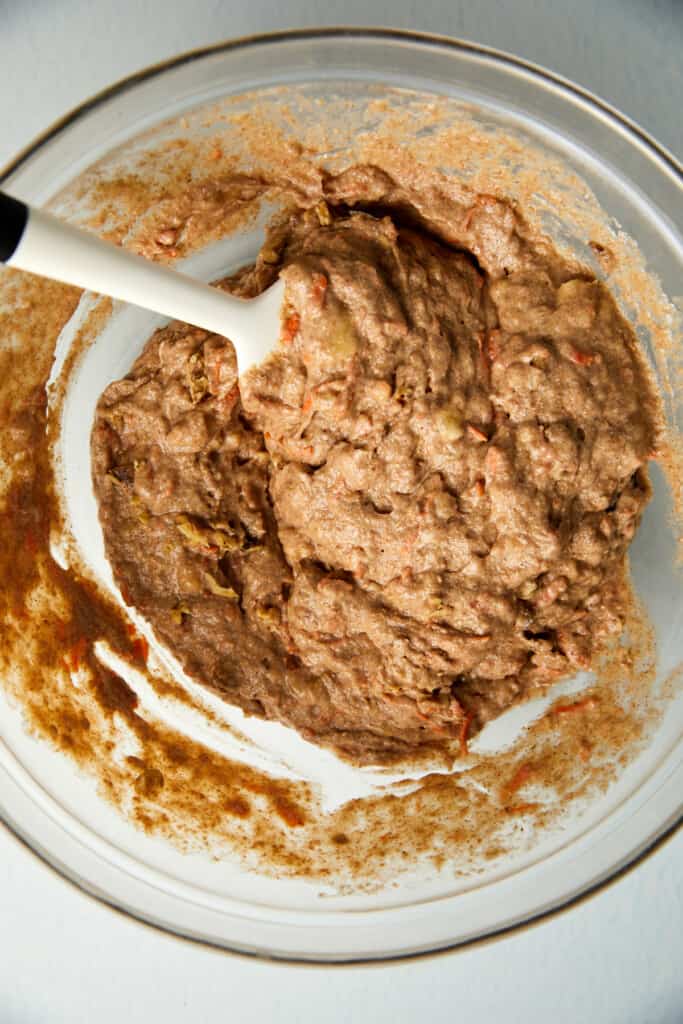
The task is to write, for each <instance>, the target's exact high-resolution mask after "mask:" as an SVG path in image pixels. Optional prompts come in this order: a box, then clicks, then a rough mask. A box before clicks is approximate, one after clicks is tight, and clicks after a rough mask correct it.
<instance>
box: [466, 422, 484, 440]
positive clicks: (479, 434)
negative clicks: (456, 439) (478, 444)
mask: <svg viewBox="0 0 683 1024" xmlns="http://www.w3.org/2000/svg"><path fill="white" fill-rule="evenodd" d="M467 433H468V434H469V435H470V437H472V438H474V440H475V441H488V434H485V433H484V431H483V430H480V429H479V427H475V425H474V423H468V424H467Z"/></svg>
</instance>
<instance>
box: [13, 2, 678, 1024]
mask: <svg viewBox="0 0 683 1024" xmlns="http://www.w3.org/2000/svg"><path fill="white" fill-rule="evenodd" d="M593 5H595V8H596V10H592V7H593ZM274 8H276V9H274ZM315 24H366V25H369V24H376V25H378V24H383V25H391V26H393V27H399V28H413V29H421V30H423V31H431V32H442V33H446V34H450V35H457V36H461V37H464V38H469V39H473V40H476V41H479V42H482V43H486V44H488V45H491V46H498V47H500V48H503V49H507V50H509V51H512V52H516V53H517V54H519V55H520V56H524V57H527V58H529V59H531V60H534V61H537V62H538V63H541V64H544V65H546V66H547V67H551V68H553V69H554V70H556V71H559V72H561V73H562V74H565V75H567V76H568V77H571V78H573V79H574V80H575V81H578V82H579V83H581V84H582V85H584V86H586V87H588V88H589V89H592V90H593V91H595V92H598V93H599V94H601V95H602V96H603V97H604V98H605V99H607V100H609V101H611V102H612V103H614V104H615V105H616V106H618V107H620V108H621V109H622V110H623V111H624V112H625V113H627V114H629V115H630V116H631V117H633V118H635V119H636V120H637V121H639V122H640V123H641V124H642V125H643V126H644V127H645V128H647V129H648V130H649V131H650V132H651V133H652V134H653V135H655V137H657V138H658V139H659V141H660V142H662V143H663V144H665V145H667V146H668V147H669V148H670V149H671V150H672V151H673V152H674V153H675V154H676V155H677V156H678V157H679V159H680V158H683V117H682V116H681V101H682V100H683V58H682V54H683V2H680V0H546V2H544V0H517V2H513V0H508V2H507V3H504V2H501V0H469V2H468V0H439V2H437V0H402V2H399V0H396V2H394V3H392V2H390V0H386V2H382V0H345V2H344V3H343V4H342V3H336V2H334V0H332V2H330V3H328V4H323V3H322V2H321V0H299V2H296V3H289V4H286V3H281V4H279V5H275V4H274V3H273V0H232V2H230V0H222V2H221V0H191V2H183V0H118V2H116V3H103V2H100V3H98V2H97V0H91V2H90V3H84V2H77V0H61V2H56V0H52V2H50V0H0V68H1V69H2V82H3V84H2V87H1V88H0V129H1V130H0V165H2V164H4V163H5V162H7V161H8V160H9V159H10V158H11V157H12V155H13V154H14V153H15V152H16V151H17V150H18V149H20V148H21V147H22V146H24V145H25V144H26V143H28V142H29V141H30V140H31V139H32V137H33V136H34V135H35V134H37V133H38V132H40V131H42V130H43V129H44V128H45V127H46V126H47V125H48V124H49V123H50V122H51V121H52V120H54V119H55V118H56V117H59V116H61V115H62V114H63V113H65V112H66V111H67V110H68V109H69V108H70V107H72V106H74V105H75V104H77V103H79V102H80V101H81V100H82V99H84V98H85V97H86V96H88V95H90V94H91V93H93V92H95V91H96V90H98V89H101V88H103V87H104V86H106V85H109V84H110V83H111V82H112V81H113V80H114V79H116V78H119V77H121V76H123V75H126V74H129V73H130V72H132V71H135V70H137V69H139V68H140V67H142V66H144V65H146V64H149V63H151V62H154V61H157V60H161V59H163V58H165V57H168V56H170V55H172V54H173V53H175V52H177V51H180V50H184V49H189V48H192V47H195V46H203V45H206V44H209V43H212V42H216V41H219V40H220V39H222V38H226V37H229V36H236V35H243V34H248V33H252V32H260V31H267V30H271V29H276V28H288V27H299V26H304V25H315ZM0 542H1V541H0ZM162 1020H163V1021H164V1024H175V1022H181V1021H182V1022H184V1021H192V1022H193V1024H202V1022H204V1021H211V1022H214V1021H215V1022H221V1021H223V1020H230V1021H234V1022H239V1024H242V1022H252V1021H258V1022H260V1021H264V1022H271V1021H272V1022H275V1021H277V1022H285V1024H290V1022H294V1021H306V1022H308V1021H320V1020H323V1021H325V1022H327V1021H330V1022H333V1024H334V1022H341V1021H354V1022H355V1024H357V1022H365V1021H372V1022H378V1024H383V1022H385V1021H390V1022H392V1024H394V1022H403V1021H419V1022H420V1024H422V1022H425V1024H426V1022H427V1021H429V1022H430V1024H431V1022H434V1024H440V1022H442V1021H443V1022H446V1021H448V1022H449V1024H450V1022H456V1021H463V1022H467V1024H471V1022H476V1024H488V1022H489V1021H490V1022H498V1021H501V1022H505V1024H516V1022H517V1021H520V1022H522V1021H523V1022H524V1024H536V1022H538V1024H540V1022H543V1024H546V1022H548V1021H550V1022H553V1024H565V1022H566V1024H569V1022H572V1024H573V1022H591V1024H612V1022H614V1024H681V1022H683V834H682V833H680V832H679V834H678V835H677V836H676V837H675V838H673V839H672V840H670V841H669V842H668V844H667V845H666V846H665V847H664V848H662V849H660V850H659V851H658V852H656V853H655V854H654V855H653V856H651V857H650V858H649V859H648V860H647V861H646V862H645V863H643V864H642V865H640V866H639V867H638V868H637V869H636V870H635V871H633V872H631V873H630V874H629V875H627V876H626V877H625V878H623V879H621V880H619V881H617V882H616V883H614V884H612V885H611V886H610V887H609V888H608V889H607V890H606V891H604V892H602V893H601V894H599V895H597V896H595V897H593V898H592V899H590V900H588V901H587V902H586V903H584V904H582V905H580V906H578V907H575V908H573V909H572V910H571V911H569V912H565V913H563V914H561V915H560V916H559V917H557V918H555V919H553V920H551V921H549V922H546V923H543V924H541V925H538V926H536V927H534V928H531V929H527V930H526V931H523V932H521V933H519V934H516V935H513V936H511V937H509V938H506V939H502V940H499V941H497V942H494V943H490V944H487V945H483V946H481V947H477V948H475V949H471V950H464V951H460V952H458V953H455V954H449V955H445V956H440V957H436V958H433V959H431V960H422V961H416V962H409V963H402V964H394V965H390V966H379V967H369V968H364V967H360V968H359V967H352V968H303V967H292V966H282V965H277V964H267V963H262V962H259V961H255V960H248V959H244V958H237V957H232V956H228V955H225V954H221V953H217V952H213V951H211V950H207V949H203V948H201V947H198V946H193V945H190V944H188V943H183V942H181V941H179V940H177V939H173V938H171V937H169V936H165V935H162V934H159V933H156V932H154V931H152V930H151V929H148V928H145V927H143V926H140V925H138V924H136V923H135V922H133V921H130V920H128V919H126V918H124V917H122V916H121V915H118V914H115V913H114V912H112V911H111V910H109V909H107V908H106V907H104V906H101V905H100V904H97V903H95V902H94V901H93V900H91V899H89V898H88V897H85V896H83V895H82V894H81V893H79V892H77V891H76V890H75V889H73V888H71V887H70V886H69V885H68V884H67V883H66V882H64V881H62V880H61V879H59V878H58V877H57V876H55V875H54V874H52V873H51V872H50V871H49V870H48V869H47V868H46V867H44V866H43V865H42V864H41V863H39V862H38V861H37V860H35V859H34V858H33V857H32V855H30V854H29V853H28V852H27V851H26V850H25V849H23V848H22V847H20V846H19V844H18V843H17V842H16V840H14V839H12V838H11V837H10V836H9V835H8V834H7V833H5V832H4V831H3V830H2V829H1V828H0V1024H42V1022H47V1021H49V1022H60V1024H61V1022H63V1021H64V1022H67V1021H68V1022H70V1024H71V1022H74V1024H75V1022H81V1021H83V1022H86V1021H87V1022H94V1021H97V1022H101V1024H109V1022H117V1024H118V1022H123V1024H137V1022H138V1021H139V1022H143V1021H144V1022H145V1024H156V1021H162Z"/></svg>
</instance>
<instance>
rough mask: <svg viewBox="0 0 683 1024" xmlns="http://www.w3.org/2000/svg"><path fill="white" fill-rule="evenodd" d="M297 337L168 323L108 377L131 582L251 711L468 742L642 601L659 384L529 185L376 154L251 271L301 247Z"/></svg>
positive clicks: (176, 642)
mask: <svg viewBox="0 0 683 1024" xmlns="http://www.w3.org/2000/svg"><path fill="white" fill-rule="evenodd" d="M279 272H281V273H282V275H283V276H284V278H285V281H286V285H287V290H286V302H287V310H286V313H285V318H284V322H283V330H282V336H281V339H280V344H279V346H278V347H277V350H276V352H275V353H274V355H273V356H272V357H271V359H270V360H269V361H268V362H267V363H266V364H265V365H264V366H262V367H260V368H258V369H257V370H255V371H252V372H251V373H250V374H249V375H248V376H247V378H246V379H243V380H242V381H241V383H240V388H238V387H237V384H236V380H235V364H234V358H233V354H232V349H231V346H230V343H229V342H228V341H227V340H225V339H223V338H221V337H218V336H216V335H207V334H206V332H203V331H200V330H197V329H194V328H190V327H187V326H185V325H183V324H177V323H176V324H171V325H170V326H169V327H167V328H164V329H162V330H160V331H157V332H156V333H155V334H154V336H153V337H152V339H151V340H150V342H149V343H148V345H147V347H146V349H145V351H144V353H143V354H142V356H141V357H140V358H139V359H138V361H137V362H136V364H135V366H134V367H133V369H132V371H131V373H130V374H129V375H128V376H127V377H126V378H125V379H124V380H122V381H119V382H117V383H115V384H112V385H111V386H110V387H109V388H108V389H107V390H106V392H105V393H104V395H103V396H102V398H101V400H100V403H99V406H98V412H97V419H96V424H95V429H94V432H93V442H92V443H93V459H94V480H95V489H96V493H97V497H98V499H99V504H100V516H101V520H102V525H103V528H104V535H105V542H106V547H107V554H108V557H109V559H110V561H111V563H112V566H113V569H114V573H115V577H116V579H117V581H118V583H119V585H120V586H121V587H122V591H123V593H124V595H125V597H126V600H128V601H130V603H132V604H134V605H136V606H137V607H138V608H140V610H141V611H142V612H143V614H144V615H145V616H146V617H147V618H148V619H149V621H150V622H151V623H152V624H153V626H154V628H155V630H156V632H157V635H158V636H159V637H160V639H161V640H162V641H164V642H165V643H166V644H168V646H169V647H170V648H171V649H172V650H173V651H174V653H175V654H176V656H177V657H178V658H179V659H180V661H181V663H182V664H183V665H184V667H185V668H186V670H187V671H188V672H189V673H190V674H191V675H193V676H195V677H196V678H197V679H199V680H201V681H202V682H204V683H206V684H207V685H208V686H210V687H212V688H213V689H215V690H217V691H218V692H219V693H220V694H221V695H223V696H224V697H225V698H226V699H227V700H229V701H231V702H233V703H235V704H238V705H240V706H241V707H243V708H244V709H245V710H246V711H247V712H249V713H252V714H258V715H263V716H266V717H268V718H272V719H276V720H279V721H281V722H284V723H286V724H288V725H291V726H294V727H295V728H296V729H298V730H299V731H300V732H301V733H303V734H304V735H305V736H306V737H308V738H309V739H312V740H314V741H316V742H319V743H324V744H327V745H331V746H333V747H335V748H336V749H338V750H339V751H341V752H343V753H345V754H347V755H349V756H351V757H353V758H355V759H357V760H359V761H364V762H372V761H377V760H381V759H382V758H383V757H384V758H386V757H390V756H395V755H401V754H404V753H409V752H411V751H413V750H415V749H417V748H421V747H426V746H431V747H442V746H444V747H448V746H451V745H453V746H457V744H458V741H459V739H460V738H461V737H462V736H464V735H465V734H469V735H472V734H473V733H474V732H475V731H476V730H477V728H479V727H481V725H482V724H483V723H484V722H485V721H487V720H488V719H490V718H491V717H493V716H495V715H497V714H499V713H500V712H501V711H502V710H504V709H505V708H506V707H508V706H509V705H510V704H512V703H513V702H515V701H517V700H519V699H521V698H523V697H524V696H525V695H528V694H529V693H530V692H532V691H533V690H535V689H537V688H538V687H543V686H545V685H548V684H550V683H552V682H555V681H556V680H557V679H558V678H560V677H561V676H564V675H571V674H573V673H574V672H575V671H576V670H577V669H579V668H585V667H587V666H588V665H589V664H590V660H591V656H592V653H593V651H594V648H595V644H596V641H598V640H600V639H604V638H605V637H606V636H608V635H609V634H613V633H615V632H618V631H619V630H620V628H621V624H622V620H621V587H622V569H623V561H624V556H625V552H626V549H627V547H628V544H629V542H630V540H631V538H632V536H633V534H634V531H635V529H636V527H637V524H638V521H639V518H640V514H641V512H642V509H643V507H644V505H645V503H646V502H647V500H648V497H649V493H650V492H649V485H648V481H647V475H646V472H645V469H644V464H645V462H646V460H647V459H648V457H649V455H650V454H651V453H652V450H653V447H654V445H655V441H656V415H655V403H654V400H653V398H652V395H651V392H650V388H649V384H648V380H647V375H646V372H645V371H644V369H643V367H642V365H641V361H640V357H639V354H638V351H637V344H636V341H635V339H634V337H633V334H632V332H631V330H630V328H629V327H628V326H627V325H626V323H625V322H624V321H623V319H622V318H621V317H620V315H619V313H618V311H617V309H616V306H615V303H614V301H613V300H612V298H611V297H610V295H609V293H608V292H607V290H606V289H605V287H604V286H603V285H602V284H601V283H599V282H597V281H596V280H595V279H594V278H593V277H592V276H591V275H590V274H589V273H588V272H587V271H585V270H584V269H582V268H578V267H577V266H575V265H570V264H569V263H568V262H566V261H564V260H563V259H562V258H561V257H560V256H559V255H558V254H557V253H556V252H555V250H554V249H553V248H552V247H551V246H550V244H549V243H548V242H547V241H544V240H539V239H538V238H535V239H532V238H531V236H530V234H529V232H528V230H527V228H526V226H525V223H524V221H523V220H522V218H521V217H520V216H519V214H518V213H517V212H516V211H515V210H514V209H513V208H512V206H510V205H509V204H507V203H506V202H504V201H502V200H499V199H496V198H494V197H491V196H477V197H470V199H469V200H468V201H467V202H460V201H458V200H456V199H454V198H452V197H450V198H449V194H448V192H447V190H439V189H438V188H435V187H425V189H424V190H421V191H420V192H415V191H410V190H407V189H404V188H402V187H401V185H400V183H397V182H394V181H392V180H391V179H390V178H388V177H387V176H386V175H385V174H384V173H382V172H380V171H377V170H375V169H373V168H369V167H355V168H351V169H350V170H348V171H346V172H345V173H344V174H342V175H339V176H337V177H330V178H327V179H325V180H324V184H323V191H322V196H321V198H320V199H319V201H317V202H313V205H311V206H310V207H309V208H308V209H302V208H296V209H294V208H292V211H291V212H290V214H289V215H288V216H287V217H286V218H283V219H282V220H281V221H280V222H279V223H278V224H277V226H275V227H274V228H273V229H272V231H271V233H270V236H269V238H268V241H267V244H266V246H265V247H264V249H263V250H262V252H261V254H260V255H259V258H258V260H257V262H256V265H255V266H254V267H252V268H249V269H247V270H245V271H243V272H242V273H240V274H239V275H237V276H236V277H235V278H233V279H232V280H231V281H229V282H226V286H228V287H230V289H231V290H234V291H236V292H238V293H240V294H243V295H253V294H255V293H257V292H258V291H260V290H261V289H263V288H264V287H266V286H267V285H268V284H270V283H271V281H272V280H273V279H274V277H275V276H276V275H277V273H279Z"/></svg>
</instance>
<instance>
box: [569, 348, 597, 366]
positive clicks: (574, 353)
mask: <svg viewBox="0 0 683 1024" xmlns="http://www.w3.org/2000/svg"><path fill="white" fill-rule="evenodd" d="M569 358H570V359H571V361H572V362H573V363H576V365H577V366H590V365H591V363H594V362H595V360H596V359H597V356H596V355H595V353H594V352H583V351H582V350H581V349H580V348H572V349H570V351H569Z"/></svg>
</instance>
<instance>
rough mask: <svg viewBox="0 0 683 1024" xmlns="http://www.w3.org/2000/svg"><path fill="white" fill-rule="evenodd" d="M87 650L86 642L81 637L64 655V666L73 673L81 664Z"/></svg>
mask: <svg viewBox="0 0 683 1024" xmlns="http://www.w3.org/2000/svg"><path fill="white" fill-rule="evenodd" d="M87 649H88V641H87V640H86V638H85V637H84V636H82V637H81V638H80V639H79V640H77V641H76V643H75V644H74V645H73V647H71V648H70V650H68V651H67V653H66V654H65V655H64V664H65V665H66V667H67V668H68V669H70V670H71V671H72V672H75V671H76V670H77V669H78V668H80V666H81V665H82V663H83V659H84V658H85V652H86V651H87Z"/></svg>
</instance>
